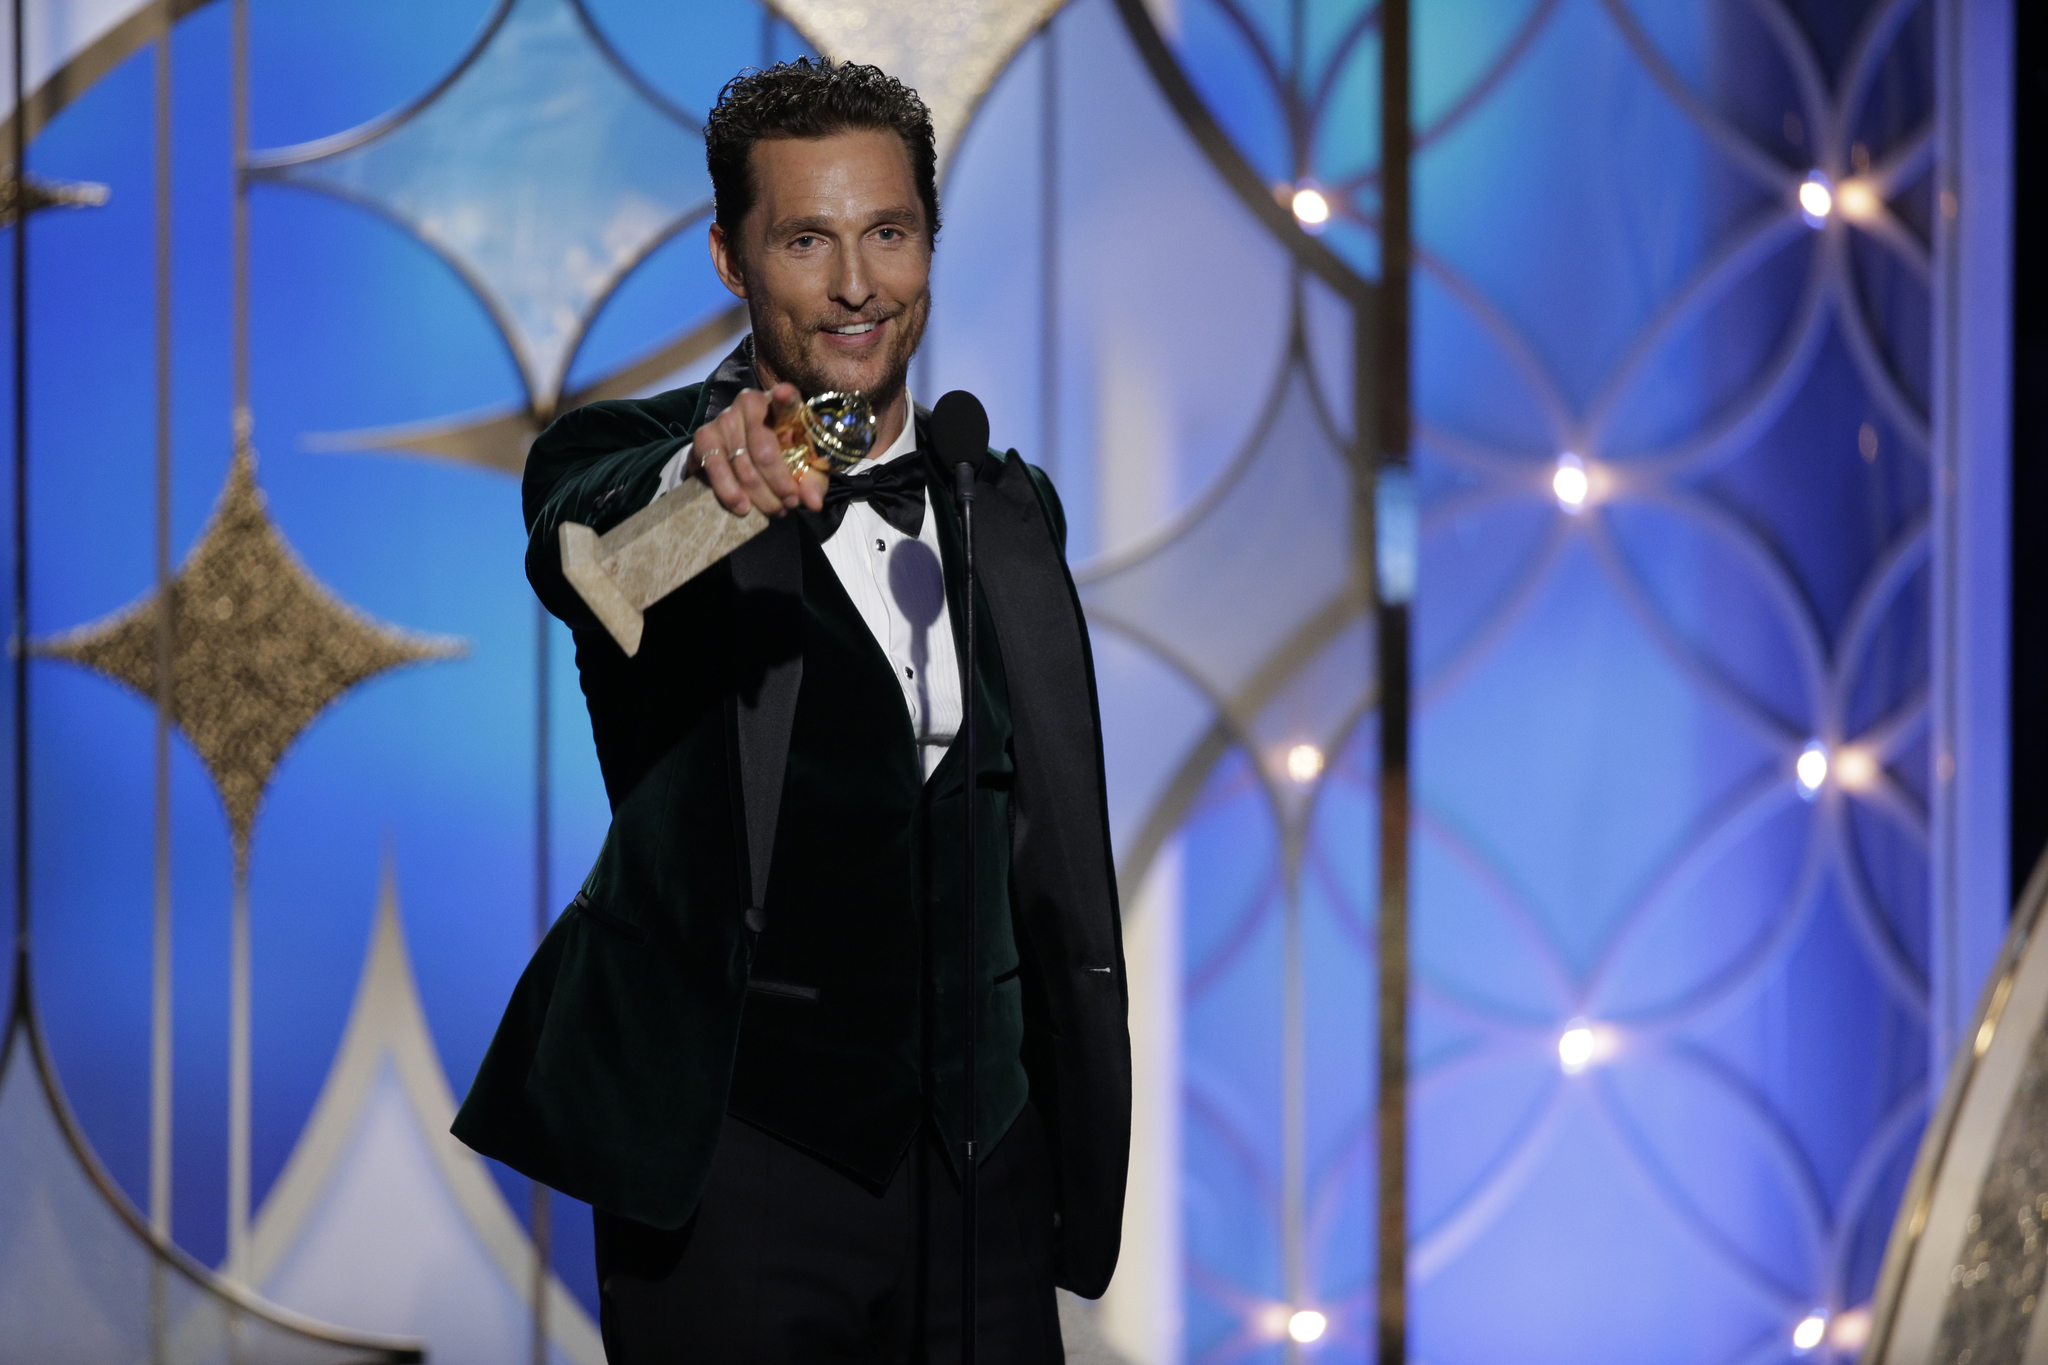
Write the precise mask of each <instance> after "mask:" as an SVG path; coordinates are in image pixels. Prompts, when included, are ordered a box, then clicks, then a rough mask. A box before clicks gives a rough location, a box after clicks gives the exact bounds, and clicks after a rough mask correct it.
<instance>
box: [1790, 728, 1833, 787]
mask: <svg viewBox="0 0 2048 1365" xmlns="http://www.w3.org/2000/svg"><path fill="white" fill-rule="evenodd" d="M1792 772H1793V775H1794V776H1795V777H1797V778H1798V779H1799V794H1800V795H1801V796H1803V797H1805V798H1806V799H1807V800H1808V801H1811V800H1813V798H1814V797H1815V796H1818V795H1819V794H1820V789H1821V784H1822V783H1824V782H1826V781H1827V780H1828V746H1827V745H1825V744H1823V743H1821V742H1820V741H1819V740H1817V739H1813V740H1808V741H1807V743H1806V747H1805V748H1804V749H1801V750H1800V751H1799V759H1798V761H1797V762H1795V763H1794V764H1793V765H1792Z"/></svg>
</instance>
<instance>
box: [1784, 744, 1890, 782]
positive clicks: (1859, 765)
mask: <svg viewBox="0 0 2048 1365" xmlns="http://www.w3.org/2000/svg"><path fill="white" fill-rule="evenodd" d="M1801 757H1802V758H1803V757H1804V755H1801ZM1822 775H1823V776H1825V775H1826V774H1825V771H1823V774H1822ZM1835 781H1836V782H1838V783H1840V784H1841V786H1842V787H1843V789H1844V790H1847V791H1852V792H1859V791H1865V790H1867V789H1868V788H1869V787H1871V786H1872V785H1873V784H1875V783H1876V781H1877V756H1876V755H1875V754H1873V753H1871V752H1870V750H1868V749H1866V748H1864V747H1863V746H1862V745H1860V744H1847V745H1844V746H1843V747H1842V748H1841V749H1839V750H1837V751H1836V753H1835Z"/></svg>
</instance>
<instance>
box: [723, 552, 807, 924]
mask: <svg viewBox="0 0 2048 1365" xmlns="http://www.w3.org/2000/svg"><path fill="white" fill-rule="evenodd" d="M802 548H803V547H802V544H801V542H800V541H799V540H798V539H797V523H796V519H795V518H794V517H782V518H780V519H778V520H777V521H776V522H775V523H774V524H773V525H772V526H770V527H769V528H768V529H767V530H766V531H763V532H762V533H761V534H760V535H758V536H756V537H754V538H753V539H752V540H750V541H748V542H747V543H746V544H744V545H742V546H740V547H739V548H738V549H737V550H734V551H733V552H732V554H731V555H729V556H728V557H727V563H728V564H730V565H731V567H732V582H733V587H734V589H735V590H736V592H735V599H736V600H735V602H734V604H733V609H734V610H735V611H738V612H741V613H744V618H743V619H745V620H746V621H748V622H749V623H750V624H752V625H753V627H754V628H753V629H752V630H745V631H742V632H740V636H741V638H743V639H751V640H752V641H754V642H756V647H757V648H758V649H759V650H760V653H759V655H758V657H756V658H754V659H751V660H748V661H747V667H746V668H745V669H744V670H743V672H742V674H741V684H740V688H739V698H738V701H739V708H738V717H737V736H736V737H737V740H738V747H739V760H740V764H739V766H740V792H741V801H740V804H741V807H742V809H743V813H744V816H745V820H746V841H745V847H746V850H747V866H748V872H749V879H748V880H749V887H748V889H749V891H750V893H751V895H752V900H751V902H750V903H751V904H752V905H753V906H757V907H758V906H761V905H763V904H765V903H766V901H767V898H768V869H769V867H770V865H771V864H772V863H773V861H774V857H775V822H776V817H777V816H778V815H779V814H780V813H781V811H782V774H783V771H784V769H785V768H787V767H788V764H789V730H790V726H791V724H792V723H793V722H794V721H795V719H796V697H797V691H798V689H799V688H801V687H802V685H803V678H804V651H803V611H804V565H803V553H802Z"/></svg>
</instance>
